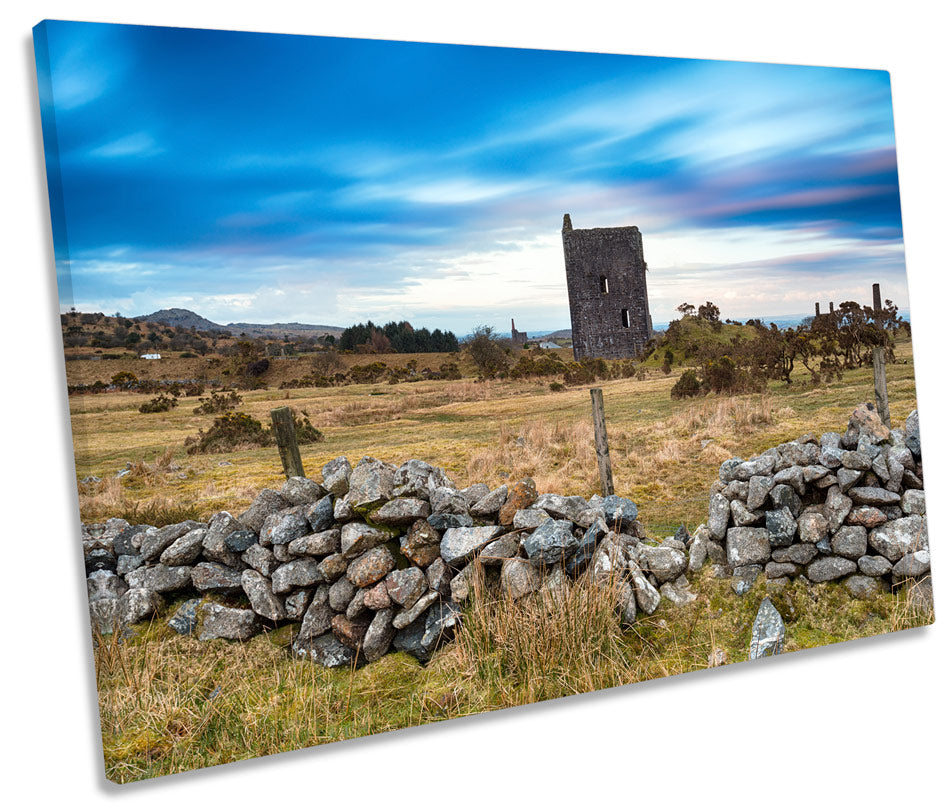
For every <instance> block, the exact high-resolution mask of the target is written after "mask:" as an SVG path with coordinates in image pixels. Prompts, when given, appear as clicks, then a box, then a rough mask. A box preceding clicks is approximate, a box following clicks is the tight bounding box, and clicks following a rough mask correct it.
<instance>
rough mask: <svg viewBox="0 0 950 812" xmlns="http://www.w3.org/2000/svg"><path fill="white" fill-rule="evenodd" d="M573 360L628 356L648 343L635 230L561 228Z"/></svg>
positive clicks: (647, 313) (637, 231) (644, 284)
mask: <svg viewBox="0 0 950 812" xmlns="http://www.w3.org/2000/svg"><path fill="white" fill-rule="evenodd" d="M561 239H562V241H563V243H564V267H565V268H566V270H567V295H568V299H569V301H570V306H571V332H572V336H573V341H574V358H575V360H579V359H581V358H632V357H634V356H636V355H637V354H638V353H639V352H640V351H641V350H642V349H643V348H644V347H645V346H646V344H647V342H648V341H649V340H650V336H651V335H652V333H653V321H652V319H651V318H650V305H649V302H648V300H647V280H646V269H647V266H646V263H645V262H644V261H643V241H642V239H641V237H640V229H638V228H637V227H636V226H623V227H622V228H584V229H581V228H578V229H575V228H574V227H573V226H572V225H571V215H570V214H565V215H564V226H563V228H562V229H561Z"/></svg>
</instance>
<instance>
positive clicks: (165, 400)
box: [139, 395, 178, 414]
mask: <svg viewBox="0 0 950 812" xmlns="http://www.w3.org/2000/svg"><path fill="white" fill-rule="evenodd" d="M177 405H178V399H177V398H174V397H171V398H170V397H168V396H167V395H159V396H158V397H154V398H152V399H151V400H150V401H148V402H146V403H143V404H142V405H141V406H139V411H140V412H141V413H142V414H154V413H155V412H169V411H171V410H172V408H174V407H175V406H177Z"/></svg>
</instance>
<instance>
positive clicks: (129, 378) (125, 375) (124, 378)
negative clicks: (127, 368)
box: [112, 372, 138, 386]
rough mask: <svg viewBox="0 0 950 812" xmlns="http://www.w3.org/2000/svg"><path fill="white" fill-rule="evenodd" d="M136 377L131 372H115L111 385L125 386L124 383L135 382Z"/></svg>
mask: <svg viewBox="0 0 950 812" xmlns="http://www.w3.org/2000/svg"><path fill="white" fill-rule="evenodd" d="M137 381H138V378H137V377H136V376H135V375H134V374H133V373H131V372H116V374H115V375H113V376H112V385H113V386H125V385H126V384H130V383H136V382H137Z"/></svg>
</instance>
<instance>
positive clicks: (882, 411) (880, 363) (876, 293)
mask: <svg viewBox="0 0 950 812" xmlns="http://www.w3.org/2000/svg"><path fill="white" fill-rule="evenodd" d="M871 298H872V300H873V303H874V323H875V325H877V326H878V327H880V326H881V321H882V319H881V315H882V314H881V286H880V284H878V283H877V282H875V283H874V285H873V286H872V287H871ZM871 360H872V361H873V363H874V400H875V402H876V403H877V413H878V415H880V417H881V421H882V422H883V423H884V425H885V426H887V427H888V428H890V427H891V407H890V405H889V404H888V402H887V373H886V372H885V371H884V347H873V348H872V349H871Z"/></svg>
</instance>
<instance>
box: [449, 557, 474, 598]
mask: <svg viewBox="0 0 950 812" xmlns="http://www.w3.org/2000/svg"><path fill="white" fill-rule="evenodd" d="M477 574H478V570H477V569H476V564H475V563H474V562H472V563H471V564H468V565H467V566H465V567H463V568H462V569H461V570H459V572H458V574H457V575H456V576H455V577H454V578H453V579H452V580H451V581H450V582H449V594H450V595H451V596H452V600H453V601H455V602H456V603H464V602H465V601H466V600H468V596H469V595H470V594H471V591H472V586H473V584H474V583H475V578H476V576H477Z"/></svg>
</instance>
